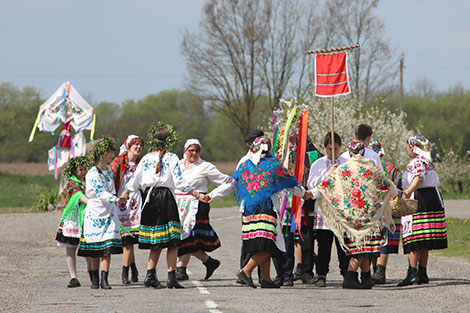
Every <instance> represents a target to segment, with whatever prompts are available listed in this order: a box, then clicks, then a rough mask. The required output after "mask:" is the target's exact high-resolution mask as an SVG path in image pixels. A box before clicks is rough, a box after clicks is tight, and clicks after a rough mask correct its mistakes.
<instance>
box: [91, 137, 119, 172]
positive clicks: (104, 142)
mask: <svg viewBox="0 0 470 313" xmlns="http://www.w3.org/2000/svg"><path fill="white" fill-rule="evenodd" d="M115 147H116V140H114V138H111V137H108V136H104V137H103V139H101V141H100V142H99V143H98V144H97V145H96V146H95V147H94V148H93V149H92V150H91V152H90V157H91V160H92V162H93V163H94V164H95V165H96V164H98V163H100V162H101V158H102V157H103V155H104V154H105V153H106V152H107V151H108V150H110V149H113V150H114V148H115Z"/></svg>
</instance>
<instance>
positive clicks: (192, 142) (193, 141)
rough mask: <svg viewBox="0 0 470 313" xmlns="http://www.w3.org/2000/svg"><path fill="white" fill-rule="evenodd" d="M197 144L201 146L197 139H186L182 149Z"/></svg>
mask: <svg viewBox="0 0 470 313" xmlns="http://www.w3.org/2000/svg"><path fill="white" fill-rule="evenodd" d="M192 145H198V146H199V148H201V143H200V142H199V140H197V139H188V140H186V143H185V144H184V151H186V150H188V148H189V146H192Z"/></svg>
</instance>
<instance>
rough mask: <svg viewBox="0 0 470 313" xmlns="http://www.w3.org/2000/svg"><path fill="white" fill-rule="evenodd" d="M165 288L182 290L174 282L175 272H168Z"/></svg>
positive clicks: (175, 281) (176, 282)
mask: <svg viewBox="0 0 470 313" xmlns="http://www.w3.org/2000/svg"><path fill="white" fill-rule="evenodd" d="M166 287H167V288H168V289H172V288H175V289H182V288H184V287H183V286H181V285H180V284H179V283H178V281H177V280H176V272H175V271H171V272H168V282H167V284H166Z"/></svg>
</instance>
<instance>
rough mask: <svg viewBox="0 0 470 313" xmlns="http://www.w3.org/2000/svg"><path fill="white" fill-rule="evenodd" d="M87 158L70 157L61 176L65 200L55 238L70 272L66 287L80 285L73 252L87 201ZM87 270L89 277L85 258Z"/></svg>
mask: <svg viewBox="0 0 470 313" xmlns="http://www.w3.org/2000/svg"><path fill="white" fill-rule="evenodd" d="M89 163H90V162H89V158H88V157H86V156H79V157H75V158H73V159H70V160H69V161H68V162H67V164H66V165H65V168H64V173H63V175H62V178H63V179H64V181H66V182H67V183H66V188H65V191H66V193H67V202H66V203H65V208H64V211H63V212H62V217H61V219H60V222H59V227H58V228H57V234H56V237H55V239H56V240H57V245H58V246H60V247H65V255H66V260H67V267H68V269H69V273H70V278H71V279H70V282H69V284H68V285H67V287H70V288H73V287H80V282H79V281H78V279H77V263H76V262H77V261H76V256H75V253H76V252H77V246H78V241H79V240H80V233H81V230H82V227H83V214H84V213H85V207H86V204H87V203H88V198H87V197H86V196H85V175H86V173H87V171H88V167H89ZM86 260H87V265H88V272H89V274H90V279H91V267H90V260H89V259H88V258H87V259H86Z"/></svg>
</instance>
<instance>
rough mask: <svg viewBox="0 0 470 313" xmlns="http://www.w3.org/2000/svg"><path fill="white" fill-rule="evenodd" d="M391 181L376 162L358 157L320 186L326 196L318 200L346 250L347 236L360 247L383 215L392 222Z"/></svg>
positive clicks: (343, 165) (388, 221)
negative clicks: (345, 238)
mask: <svg viewBox="0 0 470 313" xmlns="http://www.w3.org/2000/svg"><path fill="white" fill-rule="evenodd" d="M391 184H392V182H391V181H390V180H389V179H388V178H386V177H385V173H384V171H383V170H381V169H379V168H378V167H377V166H376V165H375V164H374V162H372V161H370V160H367V159H365V158H364V157H362V156H355V157H353V158H351V159H350V160H349V161H348V162H346V163H344V164H342V165H340V166H339V167H338V168H337V169H336V170H335V171H334V172H333V173H332V174H331V175H330V176H328V177H326V178H325V179H324V180H323V181H322V182H321V183H320V184H319V185H318V186H317V188H318V189H319V191H320V192H321V194H322V196H323V197H321V198H320V199H318V201H319V207H320V208H321V210H322V213H323V215H324V216H325V218H326V220H327V221H328V225H329V226H330V228H331V230H332V231H333V232H334V233H335V235H336V237H338V239H339V241H340V243H341V245H342V246H343V247H344V248H345V249H347V247H346V246H345V245H344V236H345V235H346V236H347V237H348V238H349V239H350V240H352V241H354V243H355V245H357V246H358V247H361V246H363V245H364V239H365V237H366V236H367V235H368V234H369V233H370V232H371V231H374V230H376V229H377V226H378V225H379V224H380V223H381V220H382V217H385V225H393V219H392V215H391V207H390V202H389V194H390V186H391ZM393 230H394V229H392V231H393Z"/></svg>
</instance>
